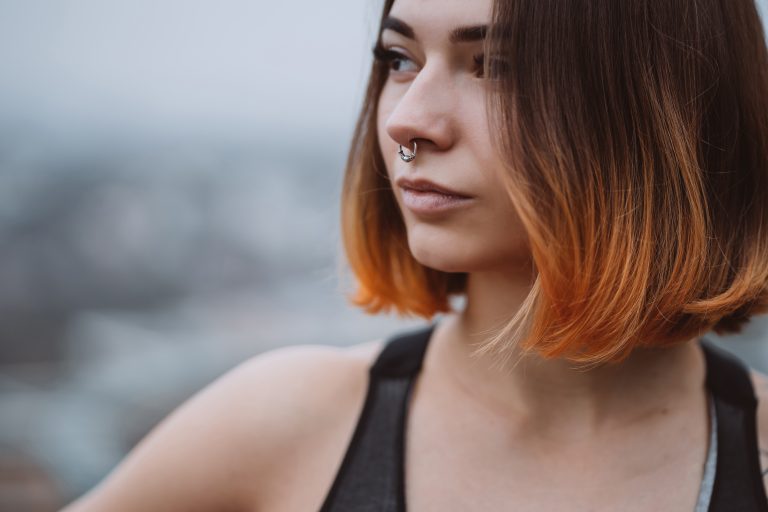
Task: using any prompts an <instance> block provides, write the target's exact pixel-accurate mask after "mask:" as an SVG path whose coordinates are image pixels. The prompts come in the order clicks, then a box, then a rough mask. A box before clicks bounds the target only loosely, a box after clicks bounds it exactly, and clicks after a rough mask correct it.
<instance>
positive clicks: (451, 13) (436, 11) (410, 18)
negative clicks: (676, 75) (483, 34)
mask: <svg viewBox="0 0 768 512" xmlns="http://www.w3.org/2000/svg"><path fill="white" fill-rule="evenodd" d="M492 7H493V0H395V2H394V4H393V5H392V8H391V9H390V11H389V17H391V18H396V19H397V20H400V21H403V22H405V23H406V24H407V27H408V28H411V29H412V31H413V38H414V39H416V40H418V41H423V40H427V39H432V40H435V41H437V40H439V41H440V42H444V43H448V42H449V41H448V35H449V33H450V32H451V31H452V30H454V29H455V28H456V27H459V26H476V25H485V24H488V23H489V22H490V19H491V9H492ZM383 32H384V33H385V32H387V30H384V31H383ZM389 32H391V30H390V31H389ZM398 32H399V30H398Z"/></svg>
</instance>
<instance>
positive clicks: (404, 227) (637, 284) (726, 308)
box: [342, 0, 768, 362]
mask: <svg viewBox="0 0 768 512" xmlns="http://www.w3.org/2000/svg"><path fill="white" fill-rule="evenodd" d="M479 25H487V29H485V30H483V29H477V28H476V29H474V30H469V31H465V32H464V35H467V36H472V35H473V34H474V35H475V36H480V37H481V39H479V40H474V41H465V42H457V41H453V42H452V41H451V37H450V34H451V31H452V30H453V29H455V28H456V27H458V26H465V27H466V26H470V27H476V26H479ZM409 28H410V29H411V30H409ZM381 29H382V30H381V31H380V34H379V40H378V41H377V46H378V49H377V51H376V54H377V56H378V57H380V58H378V59H376V60H375V62H374V63H373V68H372V72H371V76H370V81H369V84H368V90H367V94H366V98H365V102H364V105H363V109H362V112H361V115H360V118H359V120H358V124H357V127H356V130H355V134H354V140H353V144H352V148H351V150H350V153H349V157H348V162H347V169H346V175H345V182H344V190H343V197H342V234H343V237H344V245H345V249H346V252H347V257H348V260H349V262H350V265H351V267H352V270H353V271H354V273H355V274H356V276H357V278H358V281H359V288H358V290H357V292H356V295H355V296H354V297H353V298H352V301H353V302H354V303H355V304H357V305H360V306H363V307H364V308H365V309H366V311H368V312H371V313H375V312H378V311H381V310H388V309H390V308H392V307H394V308H395V309H396V310H397V311H398V312H400V313H401V314H403V313H405V314H416V315H419V316H423V317H425V318H429V317H431V316H432V315H434V314H435V313H437V312H441V311H449V310H450V304H449V300H448V299H449V297H450V296H451V295H453V294H460V293H462V292H463V291H464V286H465V283H466V277H467V274H468V273H473V272H483V271H501V272H504V273H510V274H513V275H517V274H519V276H520V277H521V278H522V279H527V278H529V277H530V276H533V277H534V279H535V281H533V280H532V281H531V282H532V286H531V295H530V296H529V299H530V300H529V301H527V303H528V304H529V305H530V306H531V307H530V308H527V309H526V310H525V311H521V312H516V311H510V320H511V321H510V323H509V325H507V327H506V328H505V329H503V330H502V331H501V332H500V333H499V334H498V335H497V336H496V337H495V338H493V339H491V340H490V341H489V342H488V343H486V345H484V347H483V348H482V350H503V349H504V348H505V347H508V346H509V342H510V340H511V339H513V338H514V339H517V340H518V341H519V342H520V343H521V344H522V347H523V348H525V349H530V350H535V351H537V352H538V353H540V354H541V355H543V356H545V357H555V356H561V357H567V358H569V359H572V360H575V361H583V362H601V361H612V360H620V359H622V358H623V357H625V356H626V355H627V354H628V353H629V350H631V349H632V348H634V347H636V346H639V345H646V346H665V345H669V344H671V343H675V342H679V341H681V340H686V339H690V338H692V337H694V336H698V335H700V334H702V333H703V332H705V331H707V330H709V329H711V328H714V329H715V330H716V331H718V332H721V333H724V332H732V331H738V330H739V329H740V327H741V325H742V324H743V323H744V322H746V321H747V320H748V319H749V318H750V316H751V315H753V314H755V313H758V312H764V311H766V309H768V193H767V192H766V191H768V52H766V47H765V40H764V35H763V30H762V26H761V24H760V20H759V17H758V15H757V11H756V8H755V5H754V1H753V0H728V2H727V3H726V2H725V1H724V0H665V1H664V2H661V1H659V0H637V1H634V2H629V3H617V2H614V1H612V0H578V1H577V0H571V1H562V0H515V1H514V2H507V1H501V0H497V1H495V2H493V1H492V0H484V1H482V2H471V3H470V2H465V1H462V0H441V1H439V2H438V1H436V0H434V1H431V0H430V1H425V0H418V1H417V0H395V1H394V2H393V1H391V0H387V1H386V2H385V5H384V11H383V15H382V25H381ZM411 32H412V33H411ZM465 39H474V38H473V37H466V38H465ZM392 52H397V54H398V55H395V54H394V53H392ZM479 55H483V56H484V58H483V59H479V58H478V56H479ZM414 139H415V140H416V141H417V143H418V156H417V158H416V160H414V161H413V162H410V163H406V162H404V161H402V160H401V159H400V157H399V156H398V154H397V149H398V145H399V144H402V145H403V146H407V147H409V148H410V147H411V145H410V142H411V141H412V140H414ZM403 177H405V178H415V179H418V178H423V179H428V180H431V181H434V182H436V183H438V184H440V185H444V186H447V187H449V188H452V189H455V190H458V191H461V192H462V193H465V194H467V195H470V196H472V197H473V198H472V200H471V201H467V202H466V203H464V204H463V205H462V206H461V207H460V208H455V209H453V210H451V211H447V212H444V213H442V214H440V215H428V216H425V215H423V214H417V213H416V212H414V211H412V210H410V209H409V208H408V207H406V206H405V205H404V203H403V190H402V189H401V188H400V187H399V186H398V185H397V180H398V179H399V178H403ZM531 264H532V265H531ZM516 313H519V314H517V315H515V314H516ZM513 316H514V318H513ZM523 326H524V327H525V328H524V329H523Z"/></svg>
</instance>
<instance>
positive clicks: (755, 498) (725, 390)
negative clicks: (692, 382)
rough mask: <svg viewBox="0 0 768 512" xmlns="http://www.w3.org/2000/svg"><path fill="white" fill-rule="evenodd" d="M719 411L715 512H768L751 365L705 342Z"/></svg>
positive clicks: (712, 505) (709, 381)
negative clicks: (761, 468) (748, 365)
mask: <svg viewBox="0 0 768 512" xmlns="http://www.w3.org/2000/svg"><path fill="white" fill-rule="evenodd" d="M701 346H702V347H703V348H704V354H705V357H706V361H707V387H708V388H709V389H710V391H711V392H712V395H713V397H714V399H715V411H716V413H717V469H716V472H715V482H714V486H713V488H712V499H711V501H710V504H709V511H710V512H720V511H723V512H725V511H739V512H742V511H743V512H768V501H766V498H765V490H764V487H763V479H762V474H761V470H760V460H759V454H758V444H757V418H756V412H757V398H756V397H755V393H754V389H753V387H752V380H751V378H750V376H749V370H748V369H747V367H746V366H745V365H744V364H743V363H742V362H741V361H740V360H739V359H737V358H736V357H735V356H733V355H732V354H730V353H729V352H726V351H725V350H723V349H721V348H719V347H718V346H716V345H714V344H713V343H712V342H710V341H708V340H703V341H702V342H701Z"/></svg>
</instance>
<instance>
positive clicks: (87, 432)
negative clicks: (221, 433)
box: [0, 0, 768, 512]
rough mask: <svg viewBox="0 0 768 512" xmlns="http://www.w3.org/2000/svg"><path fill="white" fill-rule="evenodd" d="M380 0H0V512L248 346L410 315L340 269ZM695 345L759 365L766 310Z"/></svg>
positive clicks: (48, 496) (90, 461) (372, 333)
mask: <svg viewBox="0 0 768 512" xmlns="http://www.w3.org/2000/svg"><path fill="white" fill-rule="evenodd" d="M765 3H766V2H765V1H760V2H759V4H760V7H761V9H763V11H764V10H765V7H766V5H765ZM380 5H381V1H380V0H363V1H361V0H331V1H327V2H317V1H312V0H296V1H293V2H265V1H256V2H254V1H246V0H218V1H216V2H213V1H202V0H164V1H162V2H157V1H150V0H132V1H131V2H116V1H108V0H55V1H54V0H25V1H13V0H0V510H2V511H6V510H8V511H11V510H12V511H16V512H28V511H51V510H56V509H57V508H59V507H61V506H63V504H65V503H67V502H69V501H71V500H72V499H74V498H75V497H76V496H79V495H80V494H82V493H84V492H85V491H86V490H88V489H89V488H90V487H92V486H93V485H95V484H96V483H97V482H98V481H99V480H100V479H101V478H103V477H104V476H105V475H106V474H107V473H108V472H109V471H110V470H111V469H112V468H113V467H114V466H115V464H117V462H118V461H119V460H120V459H121V458H122V457H123V456H124V455H125V454H126V453H127V451H129V450H130V449H131V448H132V447H133V445H134V444H135V443H136V442H137V441H138V440H139V439H140V438H141V437H143V436H144V435H145V434H146V433H147V432H148V431H149V430H150V429H151V428H152V427H153V426H154V425H155V424H156V423H157V422H158V421H159V420H160V419H162V418H163V417H164V416H166V415H167V414H168V413H169V412H170V411H171V410H172V409H174V408H175V407H176V406H178V405H179V404H180V403H181V402H183V401H184V400H185V399H186V398H188V397H189V396H190V395H192V394H193V393H194V392H196V391H197V390H199V389H200V388H202V387H203V386H205V385H206V384H207V383H209V382H211V381H212V380H213V379H215V378H216V377H217V376H219V375H221V374H222V373H224V372H225V371H227V370H228V369H230V368H232V367H233V366H234V365H236V364H237V363H238V362H240V361H242V360H244V359H247V358H249V357H251V356H253V355H256V354H258V353H260V352H262V351H264V350H268V349H270V348H274V347H278V346H282V345H289V344H300V343H322V344H335V345H348V344H353V343H359V342H362V341H367V340H371V339H376V338H381V337H384V336H387V335H389V334H391V333H392V332H394V331H395V330H399V329H403V328H409V327H411V326H415V325H421V324H423V321H419V320H409V319H400V318H397V317H395V316H394V315H393V316H379V317H370V316H366V315H364V314H362V313H361V312H359V311H358V310H356V309H353V308H352V307H351V306H349V305H348V304H346V302H345V299H344V296H343V292H344V291H345V290H347V289H349V284H350V283H349V282H345V281H344V280H343V279H340V274H339V271H338V268H339V265H340V262H341V259H342V255H341V246H340V240H339V233H338V211H339V205H338V203H339V191H340V186H341V179H342V171H343V164H344V159H345V157H346V151H347V149H348V142H349V139H350V136H351V134H352V128H353V123H354V121H355V117H356V114H357V109H358V106H359V104H360V101H361V99H362V94H363V87H364V85H365V79H366V72H367V70H368V68H369V65H370V56H369V55H370V51H369V49H370V47H371V45H372V44H373V41H374V37H375V29H376V22H377V17H378V15H379V11H380ZM709 337H710V339H712V340H714V341H716V342H717V343H718V344H721V345H722V346H724V347H725V348H726V349H728V350H731V351H734V352H736V353H737V354H738V355H740V356H741V357H742V358H744V359H745V360H746V361H747V362H748V363H749V364H751V365H752V366H754V367H755V368H758V369H761V370H763V371H768V349H766V341H768V322H767V321H766V319H765V318H764V317H763V318H760V319H759V320H758V321H755V322H753V323H752V324H751V325H750V326H749V327H748V329H746V330H745V332H744V333H743V334H741V335H738V336H731V337H729V338H728V339H727V340H722V339H720V338H718V337H717V336H715V335H709Z"/></svg>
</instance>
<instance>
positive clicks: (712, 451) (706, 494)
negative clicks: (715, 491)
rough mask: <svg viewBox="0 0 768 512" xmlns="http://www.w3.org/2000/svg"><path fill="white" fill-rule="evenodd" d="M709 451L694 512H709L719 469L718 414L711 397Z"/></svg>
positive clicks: (710, 396)
mask: <svg viewBox="0 0 768 512" xmlns="http://www.w3.org/2000/svg"><path fill="white" fill-rule="evenodd" d="M709 424H710V433H709V449H708V451H707V462H706V463H705V464H704V476H703V478H702V479H701V486H700V487H699V499H698V501H697V502H696V509H695V511H694V512H707V510H708V509H709V502H710V500H711V499H712V488H713V487H714V484H715V468H716V467H717V414H715V400H714V398H713V397H712V395H711V394H710V395H709Z"/></svg>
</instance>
